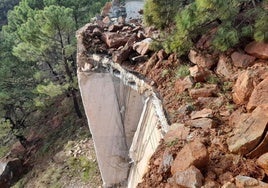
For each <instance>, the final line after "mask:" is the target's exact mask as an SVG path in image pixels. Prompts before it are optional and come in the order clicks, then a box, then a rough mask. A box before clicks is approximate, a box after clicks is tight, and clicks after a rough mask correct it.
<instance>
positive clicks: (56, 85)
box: [0, 0, 107, 186]
mask: <svg viewBox="0 0 268 188" xmlns="http://www.w3.org/2000/svg"><path fill="white" fill-rule="evenodd" d="M105 2H107V0H101V1H95V0H82V1H72V0H63V1H62V0H0V27H1V29H0V142H1V145H0V158H2V157H4V156H5V158H7V157H10V156H11V157H19V158H20V159H22V161H23V162H24V163H25V164H26V165H30V166H31V167H32V166H33V165H35V162H36V161H34V160H33V158H35V160H37V159H38V160H40V159H42V156H43V155H44V156H43V158H44V160H45V158H46V157H45V156H46V153H47V154H48V155H49V154H50V155H52V154H53V155H54V154H55V152H56V151H58V150H59V148H62V147H63V146H64V144H67V142H68V140H69V139H74V138H76V137H77V136H78V135H80V133H81V134H86V135H87V137H89V136H90V134H89V132H88V128H87V125H86V123H85V122H86V119H85V117H84V115H83V110H82V108H81V99H80V94H79V91H78V86H77V78H76V39H75V32H76V30H77V29H79V28H80V27H81V26H83V25H84V24H85V23H88V22H89V21H90V19H91V18H92V17H93V16H95V15H96V14H97V13H98V12H100V10H101V8H102V7H103V5H104V3H105ZM53 118H54V119H56V127H55V128H53V131H49V130H50V129H51V126H55V121H54V120H53ZM37 130H38V133H36V131H37ZM77 131H78V132H77ZM33 132H35V136H34V138H33V137H31V134H32V133H33ZM79 132H80V133H79ZM87 132H88V133H87ZM29 134H30V135H29ZM68 136H70V138H68ZM80 137H81V139H83V138H87V137H83V136H81V135H80ZM36 140H39V141H40V140H41V143H42V144H41V145H42V147H41V146H40V143H39V141H38V143H39V145H38V143H37V142H36ZM16 141H18V142H19V143H20V144H21V146H23V151H24V153H23V154H22V153H21V152H19V154H18V153H16V154H14V152H13V151H14V147H15V148H17V147H18V145H16V144H15V145H13V144H14V143H15V142H16ZM85 143H87V142H85ZM36 144H37V145H38V149H37V148H36V149H34V151H33V148H35V147H37V145H36ZM11 145H13V146H12V148H11ZM25 150H26V151H25ZM32 155H34V157H33V156H32ZM25 157H26V158H25ZM25 160H26V161H25ZM39 162H40V161H39ZM30 163H32V164H30ZM75 165H76V167H77V170H78V169H79V168H78V167H79V164H75ZM94 165H95V164H94ZM44 166H46V165H44ZM81 168H82V167H81ZM43 171H44V170H43ZM30 179H31V178H30ZM87 181H88V180H87ZM0 186H2V184H1V182H0Z"/></svg>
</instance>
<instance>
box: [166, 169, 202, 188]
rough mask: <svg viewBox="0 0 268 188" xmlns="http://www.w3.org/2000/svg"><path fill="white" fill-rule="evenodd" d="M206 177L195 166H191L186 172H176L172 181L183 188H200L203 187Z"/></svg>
mask: <svg viewBox="0 0 268 188" xmlns="http://www.w3.org/2000/svg"><path fill="white" fill-rule="evenodd" d="M203 180H204V177H203V175H202V173H201V172H200V170H198V169H197V168H196V167H195V166H193V165H192V166H190V167H189V168H187V169H186V170H184V171H181V172H176V174H174V175H173V177H172V178H171V179H170V181H171V182H172V183H173V184H177V185H179V186H182V187H188V188H198V187H201V186H202V183H203Z"/></svg>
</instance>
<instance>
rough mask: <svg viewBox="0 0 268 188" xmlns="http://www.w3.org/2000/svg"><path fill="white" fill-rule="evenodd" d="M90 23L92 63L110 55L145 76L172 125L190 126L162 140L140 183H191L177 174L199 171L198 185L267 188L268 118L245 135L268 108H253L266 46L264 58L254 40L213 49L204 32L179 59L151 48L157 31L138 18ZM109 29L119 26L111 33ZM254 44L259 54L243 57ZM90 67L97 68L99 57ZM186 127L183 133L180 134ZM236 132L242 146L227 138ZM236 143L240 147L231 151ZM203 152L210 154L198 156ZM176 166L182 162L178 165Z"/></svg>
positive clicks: (260, 95) (267, 65) (260, 93)
mask: <svg viewBox="0 0 268 188" xmlns="http://www.w3.org/2000/svg"><path fill="white" fill-rule="evenodd" d="M86 27H87V29H86V32H85V33H84V36H83V37H84V38H83V41H84V45H85V46H86V48H87V51H88V54H89V55H88V59H89V61H90V60H91V57H90V54H92V53H101V54H105V55H108V56H111V57H112V58H113V60H114V61H115V62H117V63H120V64H121V65H122V66H124V67H125V68H126V69H128V70H129V71H131V72H133V73H134V74H136V75H138V76H139V77H143V78H145V80H146V81H147V83H149V84H150V85H152V86H154V88H155V89H156V91H157V92H158V93H159V96H160V98H161V99H162V101H163V105H164V109H165V111H166V112H167V118H168V120H169V121H170V123H171V124H174V123H180V124H182V125H183V126H185V128H183V127H180V128H179V129H178V130H177V131H176V130H172V132H170V133H168V134H167V135H168V136H167V138H166V140H165V139H164V140H162V142H161V143H160V146H159V147H158V149H157V151H156V152H155V154H154V155H153V157H152V158H151V160H150V162H149V170H148V172H147V173H146V174H145V176H144V178H143V182H141V183H140V184H139V186H138V187H165V188H168V187H181V186H182V187H185V186H186V187H188V186H190V185H185V184H184V183H185V182H187V179H186V180H185V179H184V180H183V181H181V180H180V176H181V177H182V176H184V175H185V174H187V173H188V172H189V173H193V174H195V177H196V178H199V179H195V181H196V183H198V182H199V183H200V181H202V185H203V186H204V187H220V186H223V185H224V186H231V185H234V186H235V185H236V186H238V187H239V186H240V185H242V184H243V185H246V184H247V181H246V180H247V179H248V178H249V177H252V178H255V179H250V181H253V182H255V184H254V185H266V184H265V183H264V182H268V179H267V177H266V175H265V171H267V169H264V168H263V167H265V168H266V163H265V164H263V163H264V162H265V161H264V162H262V163H260V162H259V164H261V165H259V166H258V164H257V163H256V160H257V159H258V157H260V156H261V155H262V154H265V153H266V152H267V151H266V149H265V148H266V146H267V144H268V141H267V140H268V139H266V131H267V127H266V126H267V119H266V118H264V119H263V120H262V126H260V127H261V128H260V129H259V131H255V132H256V133H257V132H258V135H256V133H254V131H249V132H245V131H244V132H243V126H246V127H247V128H246V129H250V128H252V130H254V127H253V126H254V122H255V120H258V119H260V118H263V117H265V116H267V114H268V111H267V110H266V109H267V108H266V107H261V108H262V109H263V110H262V112H263V113H262V114H260V113H259V114H258V113H257V112H254V109H257V108H258V107H259V106H260V105H265V104H267V97H268V95H267V87H266V85H267V77H268V75H267V72H268V61H267V60H266V51H265V49H266V48H267V47H266V46H267V45H268V44H265V43H262V44H261V45H264V46H265V48H263V49H264V51H263V53H264V54H263V55H262V51H261V50H260V49H259V45H256V46H257V47H258V49H257V50H255V51H258V54H257V55H256V53H255V51H254V49H253V48H254V46H253V45H252V44H250V46H247V47H245V46H240V47H239V48H237V49H229V50H228V51H227V52H226V53H219V52H209V51H208V50H207V49H208V47H207V46H202V45H201V43H202V44H209V43H210V42H209V41H206V40H210V38H211V37H205V36H204V37H201V40H203V41H202V42H198V43H197V46H196V48H195V49H192V50H191V51H190V53H189V56H188V57H185V56H184V57H178V56H177V55H176V54H166V53H165V52H164V51H163V50H158V51H154V50H152V49H150V47H149V46H150V45H148V43H150V41H151V40H150V38H155V37H157V36H158V34H159V33H158V31H157V30H154V29H153V28H146V27H143V26H142V24H141V22H140V21H139V20H132V21H131V23H128V24H122V23H120V24H118V23H112V22H108V23H107V22H105V23H104V22H102V21H101V20H98V21H96V23H91V24H89V25H87V26H86ZM95 28H98V30H100V31H102V32H103V31H105V32H104V34H101V33H99V35H95V34H94V31H95ZM108 28H117V29H116V30H114V29H113V30H111V29H110V31H108V30H109V29H108ZM115 33H116V34H115ZM107 36H114V37H107ZM126 39H127V40H126ZM111 44H117V46H114V45H111ZM109 46H110V48H109ZM245 48H246V50H245V51H244V49H245ZM137 49H138V50H137ZM249 49H250V50H251V51H253V52H254V53H253V52H252V53H251V52H250V53H249V54H246V53H247V52H248V51H249ZM262 57H265V58H263V59H261V58H262ZM91 64H92V67H94V62H92V63H91ZM81 67H83V66H81ZM258 99H260V100H258ZM249 101H250V102H249ZM258 115H259V116H258ZM241 119H242V120H244V121H242V120H241ZM251 121H252V122H251ZM181 129H184V133H183V134H186V136H185V135H184V136H182V133H181V132H180V131H181ZM239 130H242V132H241V131H240V132H239ZM233 137H234V138H235V139H236V140H237V143H233V142H230V140H232V138H233ZM197 140H198V143H201V145H203V146H202V147H201V148H199V149H197V148H198V147H197V146H196V145H195V142H196V141H197ZM189 145H193V146H190V147H189ZM232 147H238V149H237V150H236V151H233V150H231V149H230V148H232ZM244 147H249V148H244ZM181 151H184V153H183V155H189V156H191V157H189V156H188V158H187V156H186V157H184V158H183V159H184V161H181V160H182V159H181V157H178V158H176V157H177V156H180V155H181V153H180V152H181ZM240 151H245V152H243V153H241V152H240ZM200 152H201V153H202V152H205V153H206V152H207V154H206V155H202V156H203V157H201V158H200V155H198V153H200ZM253 154H254V155H253ZM189 160H190V161H189ZM175 161H178V162H175ZM262 161H263V160H262ZM180 163H184V164H180ZM186 163H187V165H186ZM178 164H180V165H179V166H180V167H177V166H176V165H178ZM267 164H268V162H267ZM185 165H186V166H185ZM181 166H183V169H182V168H181ZM192 166H195V167H196V168H198V169H197V170H195V169H196V168H195V167H192ZM171 169H173V170H171ZM199 170H200V171H201V173H202V176H200V174H199V172H198V171H199ZM173 174H174V176H173ZM176 174H177V175H176ZM238 175H240V176H238ZM184 178H187V176H186V175H185V177H184ZM189 181H191V180H189ZM260 181H263V182H260ZM195 186H196V187H200V186H201V185H195ZM267 186H268V184H267Z"/></svg>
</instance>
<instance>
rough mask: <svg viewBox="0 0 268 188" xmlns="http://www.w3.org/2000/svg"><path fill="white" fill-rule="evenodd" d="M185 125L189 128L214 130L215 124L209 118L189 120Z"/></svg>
mask: <svg viewBox="0 0 268 188" xmlns="http://www.w3.org/2000/svg"><path fill="white" fill-rule="evenodd" d="M186 124H187V125H188V126H190V127H195V128H202V129H211V128H214V125H215V122H214V121H213V120H212V119H210V118H199V119H194V120H189V121H187V122H186Z"/></svg>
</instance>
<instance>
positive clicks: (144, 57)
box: [131, 55, 148, 62]
mask: <svg viewBox="0 0 268 188" xmlns="http://www.w3.org/2000/svg"><path fill="white" fill-rule="evenodd" d="M131 60H132V61H134V62H145V61H147V60H148V55H139V56H135V57H132V58H131Z"/></svg>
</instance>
